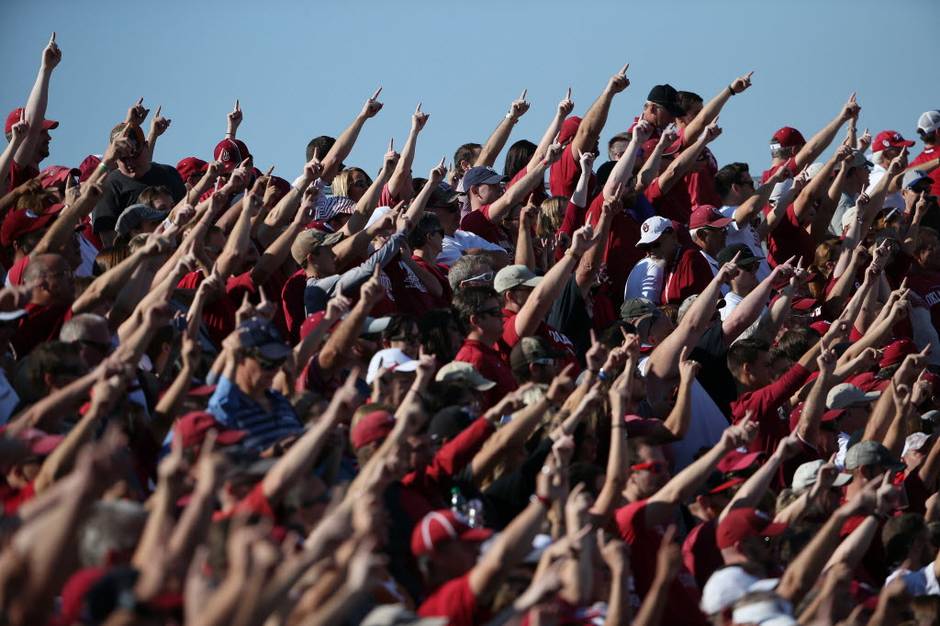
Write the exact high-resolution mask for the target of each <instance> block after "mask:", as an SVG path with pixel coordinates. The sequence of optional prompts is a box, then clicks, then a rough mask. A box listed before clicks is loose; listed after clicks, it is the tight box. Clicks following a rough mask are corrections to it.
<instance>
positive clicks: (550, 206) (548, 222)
mask: <svg viewBox="0 0 940 626" xmlns="http://www.w3.org/2000/svg"><path fill="white" fill-rule="evenodd" d="M566 208H568V198H566V197H565V196H552V197H551V198H546V199H545V200H543V201H542V204H541V206H539V217H538V220H537V221H536V224H535V234H537V235H538V236H539V237H551V236H553V235H554V234H555V233H556V232H558V229H560V228H561V223H562V221H563V220H564V219H565V209H566Z"/></svg>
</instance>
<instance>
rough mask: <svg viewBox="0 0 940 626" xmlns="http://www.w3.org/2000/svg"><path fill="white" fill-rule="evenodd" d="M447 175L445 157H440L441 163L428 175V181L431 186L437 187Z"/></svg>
mask: <svg viewBox="0 0 940 626" xmlns="http://www.w3.org/2000/svg"><path fill="white" fill-rule="evenodd" d="M446 175H447V157H441V162H440V163H438V164H437V165H436V166H435V167H434V169H432V170H431V171H430V172H429V173H428V180H429V181H431V184H432V185H439V184H441V181H442V180H444V177H445V176H446Z"/></svg>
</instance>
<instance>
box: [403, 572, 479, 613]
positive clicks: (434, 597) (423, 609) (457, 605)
mask: <svg viewBox="0 0 940 626" xmlns="http://www.w3.org/2000/svg"><path fill="white" fill-rule="evenodd" d="M418 615H420V616H421V617H446V618H447V619H448V620H449V621H448V625H449V626H475V625H476V624H485V623H486V622H487V620H489V618H490V612H489V610H488V609H487V608H486V606H480V605H477V597H476V596H475V595H473V590H472V589H470V572H467V573H466V574H464V575H463V576H461V577H460V578H455V579H453V580H449V581H447V582H446V583H444V584H443V585H441V586H440V587H438V588H437V589H436V590H435V591H434V592H433V593H431V595H430V596H428V598H427V599H426V600H425V601H424V602H423V603H422V604H421V606H420V607H418Z"/></svg>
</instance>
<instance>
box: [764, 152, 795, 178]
mask: <svg viewBox="0 0 940 626" xmlns="http://www.w3.org/2000/svg"><path fill="white" fill-rule="evenodd" d="M784 165H785V166H787V167H788V168H790V172H791V173H792V174H793V175H794V176H796V175H797V174H798V173H799V172H797V171H796V157H795V156H792V157H790V158H789V159H787V160H786V161H785V162H783V163H780V164H779V165H771V166H770V167H769V168H767V169H766V170H764V172H763V173H762V174H761V175H760V182H761V183H766V182H767V179H769V178H770V177H771V176H773V175H774V174H775V173H776V172H777V170H779V169H780V168H781V167H783V166H784Z"/></svg>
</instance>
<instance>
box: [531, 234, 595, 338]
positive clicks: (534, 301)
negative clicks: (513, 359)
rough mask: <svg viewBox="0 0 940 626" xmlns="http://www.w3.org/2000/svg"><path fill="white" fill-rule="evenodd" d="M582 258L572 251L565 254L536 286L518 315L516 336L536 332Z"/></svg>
mask: <svg viewBox="0 0 940 626" xmlns="http://www.w3.org/2000/svg"><path fill="white" fill-rule="evenodd" d="M580 260H581V259H580V257H577V256H575V254H574V252H573V251H572V250H570V249H569V250H568V251H567V252H565V255H564V256H563V257H562V259H561V260H560V261H558V262H557V263H555V265H553V266H552V268H551V269H550V270H548V273H547V274H545V276H543V277H542V280H540V281H539V284H538V285H536V287H535V289H533V290H532V293H530V294H529V297H528V298H527V299H526V301H525V304H523V305H522V308H521V309H520V310H519V313H518V315H516V320H515V324H516V334H517V335H519V336H520V337H526V336H528V335H531V334H532V333H533V332H535V329H536V328H537V327H538V325H539V323H541V322H542V321H543V320H544V319H545V316H546V315H547V314H548V311H549V309H551V308H552V305H553V304H554V303H555V300H557V299H558V296H559V295H560V294H561V291H562V289H564V286H565V283H566V282H567V281H568V277H569V276H571V272H572V271H574V268H575V267H576V266H577V264H578V262H579V261H580Z"/></svg>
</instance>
